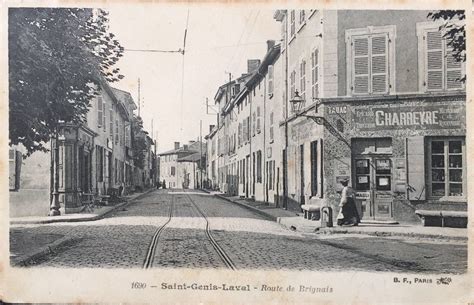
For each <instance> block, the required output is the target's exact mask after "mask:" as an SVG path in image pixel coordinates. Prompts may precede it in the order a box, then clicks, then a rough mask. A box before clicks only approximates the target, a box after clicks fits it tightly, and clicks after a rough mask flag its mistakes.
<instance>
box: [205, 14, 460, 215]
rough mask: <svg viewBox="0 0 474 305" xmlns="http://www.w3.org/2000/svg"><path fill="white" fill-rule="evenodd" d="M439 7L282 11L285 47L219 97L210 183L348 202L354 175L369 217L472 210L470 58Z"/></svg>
mask: <svg viewBox="0 0 474 305" xmlns="http://www.w3.org/2000/svg"><path fill="white" fill-rule="evenodd" d="M428 13H429V12H428V11H406V10H405V11H393V10H392V11H391V10H384V11H375V10H374V11H355V10H278V11H276V12H275V14H274V19H275V26H280V27H281V40H280V43H275V42H274V41H268V42H267V52H266V54H265V56H264V57H263V59H262V60H249V61H248V70H247V71H246V73H244V74H242V75H241V76H240V77H238V78H236V79H234V80H231V81H229V82H227V83H225V84H223V85H222V86H220V87H219V88H218V90H217V93H216V95H215V97H214V101H215V104H216V106H217V108H218V119H217V124H216V126H215V127H214V128H213V129H212V130H211V131H210V133H209V134H208V135H207V136H206V140H207V160H208V161H207V178H208V181H209V186H210V187H211V188H213V189H218V190H220V191H221V192H225V193H227V194H229V195H234V196H241V197H243V198H248V199H251V200H256V201H262V202H266V203H267V204H269V205H272V206H276V207H281V208H284V209H289V210H295V211H299V210H300V208H301V205H303V204H319V205H327V206H330V207H332V208H333V209H334V210H337V209H338V204H339V200H340V191H341V189H342V186H341V184H340V182H341V181H342V180H345V179H349V180H350V184H351V185H352V187H353V188H354V189H355V191H356V201H357V205H358V208H359V212H360V214H361V215H362V218H363V219H364V220H367V221H370V220H377V221H394V220H396V221H402V222H412V221H418V219H417V217H416V215H415V210H417V209H426V210H464V211H465V210H467V184H466V177H467V175H466V137H465V135H466V117H465V113H466V91H465V84H464V83H463V82H462V81H461V78H462V77H463V76H464V75H465V65H464V63H463V62H458V61H456V60H455V58H454V56H453V50H452V49H451V47H450V46H449V45H448V43H447V39H446V37H445V35H444V34H445V30H444V29H443V28H442V27H441V26H442V24H443V23H442V22H435V21H433V20H431V19H429V18H428V17H427V16H428ZM451 22H462V21H455V20H453V21H451ZM334 214H336V213H334Z"/></svg>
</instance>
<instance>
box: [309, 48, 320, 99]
mask: <svg viewBox="0 0 474 305" xmlns="http://www.w3.org/2000/svg"><path fill="white" fill-rule="evenodd" d="M318 57H319V50H318V49H315V50H314V51H313V52H312V53H311V97H312V98H313V99H314V98H317V97H319V75H318V73H319V58H318Z"/></svg>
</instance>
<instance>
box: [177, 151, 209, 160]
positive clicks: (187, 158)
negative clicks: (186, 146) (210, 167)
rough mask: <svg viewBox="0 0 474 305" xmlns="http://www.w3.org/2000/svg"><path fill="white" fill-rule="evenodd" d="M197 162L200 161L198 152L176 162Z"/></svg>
mask: <svg viewBox="0 0 474 305" xmlns="http://www.w3.org/2000/svg"><path fill="white" fill-rule="evenodd" d="M202 156H204V154H203V155H202ZM199 160H201V153H198V152H196V153H194V154H191V155H186V156H183V157H179V158H178V162H198V161H199Z"/></svg>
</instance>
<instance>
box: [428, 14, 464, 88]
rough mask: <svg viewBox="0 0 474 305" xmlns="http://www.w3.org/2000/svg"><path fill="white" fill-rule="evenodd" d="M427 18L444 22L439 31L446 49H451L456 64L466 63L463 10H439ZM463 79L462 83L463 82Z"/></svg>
mask: <svg viewBox="0 0 474 305" xmlns="http://www.w3.org/2000/svg"><path fill="white" fill-rule="evenodd" d="M428 18H431V19H432V20H434V21H444V23H443V24H442V25H441V27H440V30H444V31H445V34H444V37H445V38H446V40H447V44H448V47H450V48H452V49H453V56H454V58H455V59H456V60H457V61H458V62H465V61H466V29H465V26H466V22H465V21H466V15H465V12H464V11H463V10H440V11H434V12H430V13H429V14H428ZM465 80H466V77H463V79H462V81H465Z"/></svg>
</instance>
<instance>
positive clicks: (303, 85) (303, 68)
mask: <svg viewBox="0 0 474 305" xmlns="http://www.w3.org/2000/svg"><path fill="white" fill-rule="evenodd" d="M300 96H301V97H302V98H303V100H306V61H305V60H304V59H303V60H302V61H301V63H300Z"/></svg>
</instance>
